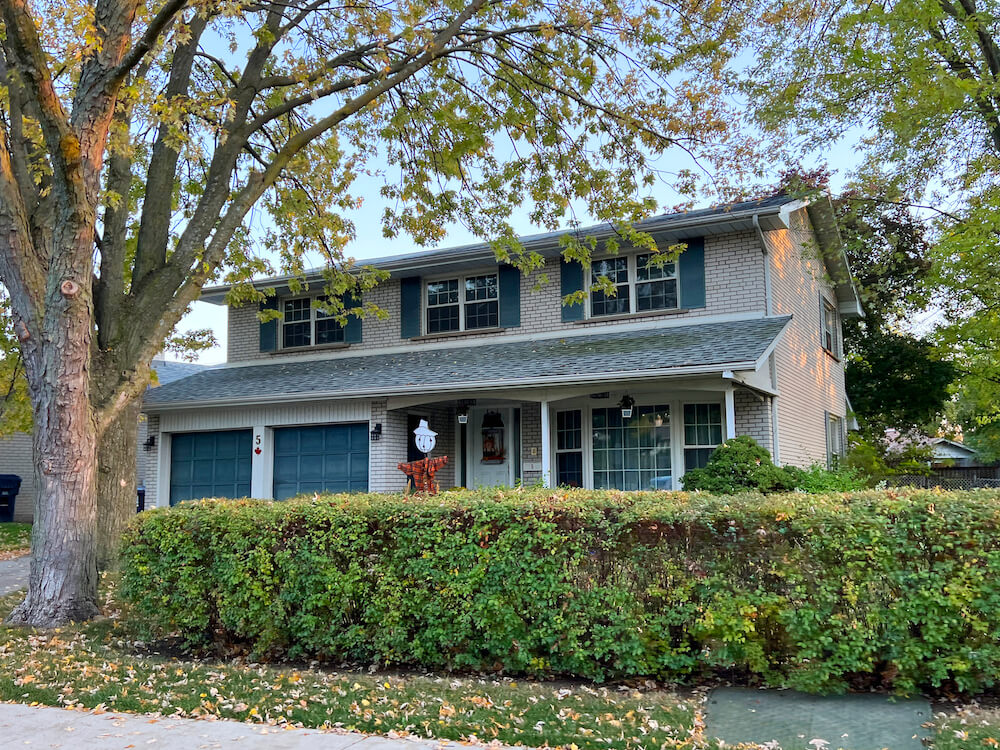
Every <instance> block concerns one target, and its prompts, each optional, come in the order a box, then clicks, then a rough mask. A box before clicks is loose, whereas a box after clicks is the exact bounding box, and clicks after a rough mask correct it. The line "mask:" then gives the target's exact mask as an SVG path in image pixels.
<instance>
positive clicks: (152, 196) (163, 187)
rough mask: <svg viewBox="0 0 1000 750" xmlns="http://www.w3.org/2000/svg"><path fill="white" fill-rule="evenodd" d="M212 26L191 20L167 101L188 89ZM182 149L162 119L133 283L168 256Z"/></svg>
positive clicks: (149, 172)
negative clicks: (207, 32)
mask: <svg viewBox="0 0 1000 750" xmlns="http://www.w3.org/2000/svg"><path fill="white" fill-rule="evenodd" d="M207 26H208V18H207V17H206V16H204V15H201V14H199V15H198V16H196V17H195V19H194V20H193V21H192V22H191V28H190V37H189V38H188V40H187V41H186V42H185V43H184V44H182V45H180V46H179V47H178V48H177V50H176V51H175V52H174V57H173V64H172V65H171V66H170V78H169V79H168V81H167V90H166V92H165V93H164V98H165V99H166V101H167V102H168V103H169V102H172V101H173V100H174V99H176V98H177V97H180V96H184V95H185V94H186V93H187V91H188V86H189V85H190V82H191V69H192V66H193V65H194V60H195V55H196V54H197V52H198V44H199V43H200V42H201V36H202V34H204V32H205V29H206V28H207ZM179 158H180V151H179V150H178V147H177V146H176V145H175V143H174V142H173V139H172V138H171V132H170V124H169V123H167V122H161V123H160V126H159V128H158V130H157V133H156V142H155V143H154V144H153V153H152V156H151V157H150V160H149V168H148V169H147V171H146V191H145V192H146V197H145V199H144V200H143V202H142V213H141V216H140V218H139V234H138V237H137V242H136V252H135V266H134V270H133V272H132V279H133V285H135V284H137V283H141V282H142V280H143V279H145V278H146V276H147V275H148V274H149V273H151V272H152V271H154V270H156V269H157V268H160V267H161V266H162V265H163V264H164V262H166V257H167V241H168V238H169V235H170V215H171V211H172V208H173V206H172V201H171V200H170V196H171V195H173V191H174V179H175V176H176V172H177V161H178V159H179Z"/></svg>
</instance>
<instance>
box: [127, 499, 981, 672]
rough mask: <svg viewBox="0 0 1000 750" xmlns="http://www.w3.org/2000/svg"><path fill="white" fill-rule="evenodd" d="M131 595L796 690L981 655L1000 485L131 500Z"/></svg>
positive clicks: (350, 630) (390, 652) (528, 655)
mask: <svg viewBox="0 0 1000 750" xmlns="http://www.w3.org/2000/svg"><path fill="white" fill-rule="evenodd" d="M122 557H123V569H124V572H123V590H124V594H125V597H126V599H127V600H128V601H129V602H130V603H131V608H132V609H131V611H132V615H133V617H134V618H135V619H136V620H137V621H139V622H144V623H147V624H148V625H149V627H150V628H151V629H152V631H153V632H154V633H155V634H157V635H159V636H180V637H181V638H182V640H183V641H184V642H186V644H187V645H189V646H192V647H196V648H201V647H206V646H211V645H213V644H215V645H223V646H226V647H234V646H235V647H239V648H248V649H250V650H251V651H252V652H253V653H254V654H256V655H257V656H259V657H277V656H288V657H291V658H307V657H315V658H319V659H323V660H333V661H336V662H340V661H351V662H357V663H361V664H365V665H368V664H372V663H381V664H385V665H389V666H404V667H407V666H412V667H420V668H429V669H457V670H504V671H506V672H509V673H529V674H553V675H555V674H558V675H577V676H581V677H586V678H593V679H610V678H617V677H623V676H651V677H656V678H661V679H682V678H685V677H688V676H698V675H703V674H707V673H711V672H720V671H730V670H736V671H738V672H741V673H745V674H746V673H749V674H753V675H758V676H759V677H760V678H761V679H762V680H763V681H764V682H767V683H770V684H774V685H777V684H787V685H792V686H795V687H798V688H802V689H806V690H811V691H825V690H838V689H843V688H844V687H846V686H848V685H870V684H876V685H885V686H889V687H892V688H894V689H897V690H901V691H909V690H913V689H916V688H920V687H932V686H940V685H951V686H956V687H958V688H959V689H962V690H978V689H982V688H985V687H988V686H990V685H993V684H995V681H996V678H995V675H997V674H1000V493H997V492H971V493H936V492H933V491H917V492H912V493H909V494H896V493H893V492H867V493H858V494H853V495H829V496H817V495H802V494H798V495H770V496H766V497H765V496H760V495H747V496H740V497H728V498H727V497H712V496H707V495H702V494H700V493H695V494H691V495H686V494H682V493H675V494H668V493H648V494H644V493H632V494H625V493H618V492H603V493H602V492H588V491H573V492H562V491H560V492H555V493H554V492H552V491H533V492H523V493H521V492H516V491H505V492H503V493H502V494H501V493H492V494H484V493H474V492H457V493H448V494H447V495H445V496H439V497H438V498H432V499H424V500H421V499H414V498H404V497H400V496H377V495H335V496H327V497H321V498H319V499H299V500H293V501H287V502H283V503H272V502H265V501H251V500H242V501H205V502H201V503H192V504H182V505H180V506H177V507H174V508H170V509H158V510H154V511H150V512H147V513H144V514H142V515H140V516H139V517H137V519H136V520H135V522H134V523H133V524H132V526H131V528H130V530H129V531H128V533H127V538H126V543H125V546H124V551H123V555H122Z"/></svg>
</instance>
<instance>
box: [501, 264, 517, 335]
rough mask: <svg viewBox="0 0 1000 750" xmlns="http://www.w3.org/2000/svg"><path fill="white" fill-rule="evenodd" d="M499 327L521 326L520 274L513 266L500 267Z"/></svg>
mask: <svg viewBox="0 0 1000 750" xmlns="http://www.w3.org/2000/svg"><path fill="white" fill-rule="evenodd" d="M499 276H500V282H499V286H500V327H501V328H518V327H519V326H520V325H521V272H520V271H518V270H517V269H516V268H514V266H500V271H499Z"/></svg>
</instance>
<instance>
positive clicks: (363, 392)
mask: <svg viewBox="0 0 1000 750" xmlns="http://www.w3.org/2000/svg"><path fill="white" fill-rule="evenodd" d="M756 364H757V363H756V362H753V361H747V362H728V363H724V364H716V365H691V366H687V367H664V368H659V369H653V370H623V371H618V372H601V373H594V374H590V375H544V376H538V377H533V378H524V379H521V380H517V381H514V382H511V381H509V380H485V381H483V380H481V381H477V382H475V383H461V382H458V383H443V384H442V383H423V384H419V385H408V386H401V387H398V388H359V389H355V390H350V391H327V392H315V391H313V392H311V393H308V394H304V393H286V394H281V395H278V396H260V395H258V396H245V397H241V398H228V399H215V400H208V401H202V400H199V401H178V402H174V403H171V404H156V403H153V404H144V405H143V409H142V411H143V413H145V414H157V413H159V412H164V411H175V410H179V409H192V408H197V409H208V408H217V407H221V406H246V405H259V404H261V403H262V402H263V403H266V404H278V403H286V402H303V401H333V400H336V401H340V400H343V399H349V398H385V397H386V396H405V395H410V394H424V393H427V394H440V393H460V392H465V393H467V392H471V391H480V390H488V389H497V388H503V389H507V390H514V389H517V390H520V389H524V388H533V387H537V386H544V385H567V384H570V385H587V384H588V383H603V382H608V381H614V380H623V381H629V380H651V379H656V378H664V377H668V378H669V377H681V376H684V375H710V374H715V373H719V374H721V373H722V372H724V371H725V370H751V369H754V368H755V367H756Z"/></svg>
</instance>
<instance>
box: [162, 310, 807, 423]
mask: <svg viewBox="0 0 1000 750" xmlns="http://www.w3.org/2000/svg"><path fill="white" fill-rule="evenodd" d="M790 319H791V318H790V317H789V316H785V317H778V318H756V319H752V320H737V321H728V322H723V323H704V324H693V325H689V326H679V327H672V328H661V329H646V330H641V331H629V332H624V333H607V332H604V333H599V334H593V335H586V336H581V335H577V336H572V337H567V338H558V339H557V338H549V339H543V340H536V341H518V342H509V343H504V342H502V341H498V342H496V343H488V344H487V343H479V344H475V345H470V346H467V347H461V348H449V349H430V348H417V347H414V349H413V350H412V351H405V352H397V353H391V354H377V353H374V354H368V355H359V356H357V357H339V358H336V359H328V360H282V361H279V362H274V363H269V364H264V365H249V366H232V367H221V368H217V369H213V370H207V371H204V372H200V373H197V374H195V375H192V376H191V377H187V378H184V379H182V380H178V381H175V382H173V383H169V384H167V385H163V386H161V387H159V388H155V389H153V390H151V391H150V392H149V393H148V394H147V395H146V398H145V401H144V410H145V411H147V412H158V411H164V410H169V409H180V408H190V407H195V406H199V407H200V406H214V405H220V406H221V405H231V404H245V403H261V402H264V403H267V402H281V401H288V400H297V401H301V400H314V399H337V398H358V397H372V396H395V395H402V394H413V393H428V394H431V393H449V392H456V391H478V390H487V389H491V390H492V389H497V388H522V387H532V386H539V385H555V384H560V383H563V384H568V383H601V382H609V381H614V380H622V379H630V380H635V379H642V378H656V377H667V376H671V375H691V374H697V373H709V372H721V371H724V370H747V369H756V368H757V367H758V366H759V365H760V363H761V362H762V360H763V359H764V358H765V356H766V355H767V353H768V352H769V351H770V350H771V348H772V346H773V344H774V342H775V341H776V340H777V338H778V337H779V336H780V335H781V332H782V331H783V330H784V327H785V325H786V324H787V323H788V321H789V320H790Z"/></svg>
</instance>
